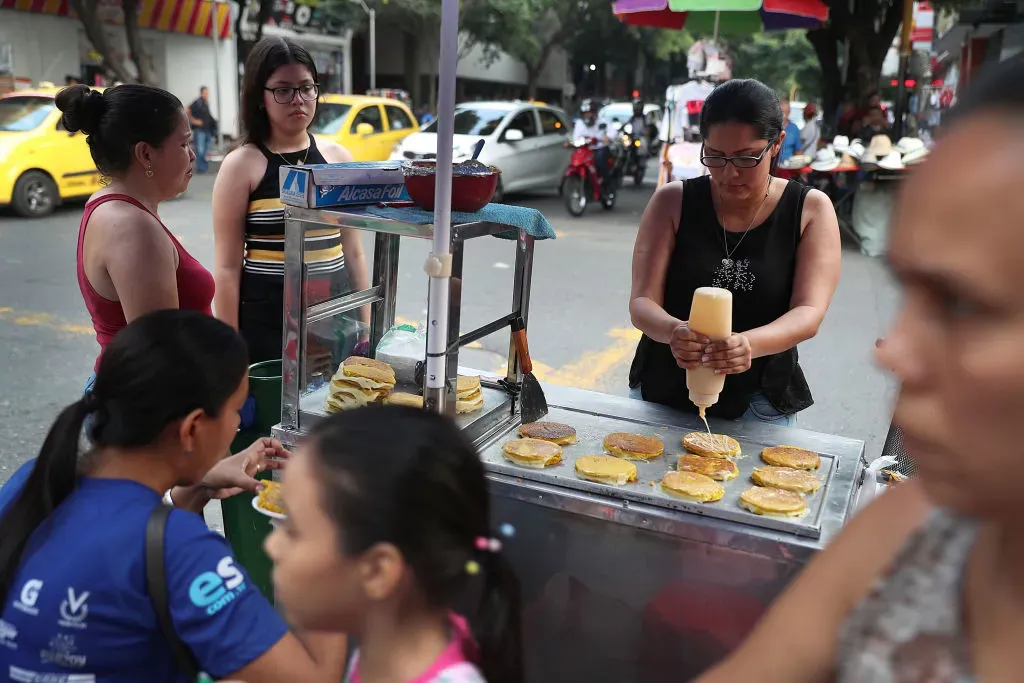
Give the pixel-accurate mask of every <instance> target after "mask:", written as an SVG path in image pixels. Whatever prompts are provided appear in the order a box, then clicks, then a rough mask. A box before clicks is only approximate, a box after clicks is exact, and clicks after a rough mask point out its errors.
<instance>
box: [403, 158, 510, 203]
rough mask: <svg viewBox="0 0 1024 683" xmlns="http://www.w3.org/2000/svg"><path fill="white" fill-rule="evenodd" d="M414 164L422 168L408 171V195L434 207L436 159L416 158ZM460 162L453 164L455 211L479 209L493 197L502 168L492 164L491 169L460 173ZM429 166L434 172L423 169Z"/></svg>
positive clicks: (406, 178) (406, 186)
mask: <svg viewBox="0 0 1024 683" xmlns="http://www.w3.org/2000/svg"><path fill="white" fill-rule="evenodd" d="M411 165H412V166H414V167H415V168H416V171H419V172H418V173H417V172H412V173H409V172H406V173H405V189H406V190H408V191H409V198H410V199H411V200H412V201H413V202H414V203H415V204H416V205H417V206H418V207H420V208H421V209H424V210H426V211H433V210H434V187H435V182H436V180H437V173H436V171H437V164H436V162H433V161H414V162H411ZM458 166H459V165H458V164H454V167H453V173H452V211H463V212H466V213H473V212H475V211H479V210H480V209H482V208H484V207H485V206H487V203H488V202H490V201H491V198H492V197H494V192H495V191H496V190H497V189H498V177H499V176H500V175H501V171H499V170H498V169H496V168H494V167H493V166H491V167H490V173H474V174H464V175H460V174H458V173H457V172H456V169H457V168H458ZM420 169H423V170H422V171H421V170H420ZM426 170H429V171H432V172H428V173H424V172H423V171H426Z"/></svg>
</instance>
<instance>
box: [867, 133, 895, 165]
mask: <svg viewBox="0 0 1024 683" xmlns="http://www.w3.org/2000/svg"><path fill="white" fill-rule="evenodd" d="M892 151H893V147H892V140H891V139H890V138H889V136H888V135H876V136H874V137H873V138H871V144H869V145H868V149H867V151H866V152H865V153H864V154H863V155H861V158H860V164H861V166H865V167H867V166H877V165H878V160H879V159H884V158H885V157H886V156H888V155H889V153H890V152H892Z"/></svg>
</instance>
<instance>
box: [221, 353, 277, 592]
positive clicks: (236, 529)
mask: <svg viewBox="0 0 1024 683" xmlns="http://www.w3.org/2000/svg"><path fill="white" fill-rule="evenodd" d="M249 394H250V395H251V396H252V397H253V398H254V399H255V400H256V423H255V425H253V426H252V427H251V428H249V429H246V430H243V431H240V432H238V434H237V435H236V436H235V440H234V441H232V442H231V452H232V453H238V452H239V451H242V450H245V449H246V448H248V447H249V446H250V445H251V444H252V442H253V441H255V440H256V439H258V438H260V437H262V436H270V428H271V427H273V426H274V425H276V424H277V423H278V422H280V421H281V361H279V360H268V361H263V362H262V363H255V364H253V365H250V366H249ZM256 478H257V479H261V480H268V479H270V478H271V473H270V472H261V473H260V474H258V475H257V476H256ZM221 509H222V510H223V512H224V535H225V536H226V537H227V540H228V543H229V544H230V545H231V549H232V551H233V552H234V554H235V558H236V559H237V560H238V561H239V562H240V563H241V564H242V566H243V567H245V570H246V571H247V572H248V573H249V578H250V580H252V582H253V583H254V584H256V586H257V587H258V588H259V589H260V591H261V592H262V593H263V594H264V595H265V596H266V597H267V598H268V599H269V600H270V601H271V602H273V600H274V582H273V579H272V573H273V563H272V562H271V561H270V558H269V557H267V554H266V553H265V552H264V551H263V542H264V541H265V540H266V538H267V536H268V535H269V534H270V531H271V529H272V527H271V525H270V518H268V517H267V516H265V515H261V514H260V513H258V512H256V511H255V510H253V509H252V494H249V493H241V494H239V495H237V496H233V497H231V498H227V499H225V500H222V501H221Z"/></svg>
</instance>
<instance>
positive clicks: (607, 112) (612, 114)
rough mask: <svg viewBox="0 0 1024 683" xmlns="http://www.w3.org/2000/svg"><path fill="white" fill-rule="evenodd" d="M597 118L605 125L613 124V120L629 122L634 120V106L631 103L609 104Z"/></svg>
mask: <svg viewBox="0 0 1024 683" xmlns="http://www.w3.org/2000/svg"><path fill="white" fill-rule="evenodd" d="M597 118H599V119H601V120H602V121H604V122H605V123H611V122H612V119H618V120H619V121H620V122H621V121H629V120H630V119H631V118H633V104H632V103H631V102H621V103H619V104H609V105H608V106H607V107H604V108H603V109H601V111H600V112H598V114H597Z"/></svg>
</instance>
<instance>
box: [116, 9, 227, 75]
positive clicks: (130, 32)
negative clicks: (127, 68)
mask: <svg viewBox="0 0 1024 683" xmlns="http://www.w3.org/2000/svg"><path fill="white" fill-rule="evenodd" d="M121 13H122V14H123V15H124V31H125V36H126V37H127V38H128V51H129V54H131V56H132V62H134V64H135V70H136V71H138V74H139V82H140V83H147V84H149V85H157V77H156V74H155V73H153V66H152V64H150V62H149V57H148V56H147V55H146V50H145V48H143V46H142V36H141V35H139V0H121ZM214 30H216V27H215V28H214Z"/></svg>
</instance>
